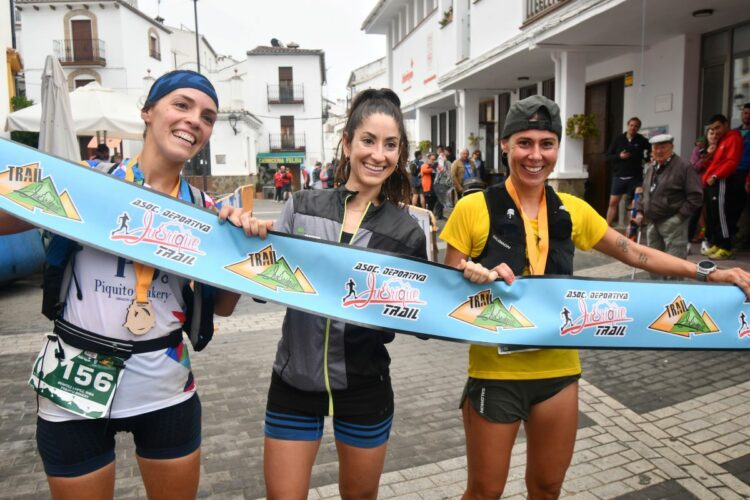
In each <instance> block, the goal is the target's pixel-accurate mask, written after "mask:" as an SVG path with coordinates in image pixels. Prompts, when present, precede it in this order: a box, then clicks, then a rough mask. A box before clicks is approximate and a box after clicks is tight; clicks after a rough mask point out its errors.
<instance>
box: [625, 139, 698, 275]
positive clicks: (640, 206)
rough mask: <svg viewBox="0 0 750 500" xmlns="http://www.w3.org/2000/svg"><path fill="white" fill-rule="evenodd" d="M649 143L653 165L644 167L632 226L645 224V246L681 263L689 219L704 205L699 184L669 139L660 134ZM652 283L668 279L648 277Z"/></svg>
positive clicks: (684, 254)
mask: <svg viewBox="0 0 750 500" xmlns="http://www.w3.org/2000/svg"><path fill="white" fill-rule="evenodd" d="M649 142H650V143H651V148H652V152H653V155H654V162H653V163H649V164H648V166H647V167H646V173H645V175H644V178H643V199H642V200H640V201H639V202H638V203H637V204H636V210H637V215H636V217H635V223H636V224H637V225H638V226H640V225H642V224H643V223H644V222H645V223H647V226H646V245H647V246H649V247H651V248H655V249H657V250H661V251H662V252H666V253H668V254H669V255H674V256H675V257H679V258H680V259H684V258H686V257H687V245H688V224H689V222H690V218H691V217H692V215H693V214H694V213H695V212H697V211H698V209H700V207H701V204H702V203H703V188H702V187H701V181H700V178H699V177H698V174H697V173H696V172H695V169H694V168H693V166H692V165H691V164H690V163H688V162H686V161H685V160H683V159H682V158H680V157H679V156H678V155H676V154H675V153H674V138H673V137H672V136H671V135H669V134H660V135H657V136H655V137H653V138H652V139H651V141H649ZM651 279H669V277H667V276H664V277H662V275H659V274H655V273H651Z"/></svg>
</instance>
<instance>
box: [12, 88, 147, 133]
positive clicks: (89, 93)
mask: <svg viewBox="0 0 750 500" xmlns="http://www.w3.org/2000/svg"><path fill="white" fill-rule="evenodd" d="M139 101H140V99H139V98H138V97H133V96H130V95H128V94H123V93H121V92H117V91H115V90H112V89H108V88H104V87H102V86H100V85H99V84H98V83H96V82H91V83H89V84H88V85H86V86H84V87H79V88H77V89H76V90H74V91H73V92H71V93H70V111H71V113H72V115H73V125H74V127H75V131H76V134H78V135H96V133H97V132H107V136H108V137H118V138H120V139H136V140H139V139H143V128H144V126H143V120H141V111H140V108H141V106H140V105H139ZM40 120H41V106H39V105H37V104H35V105H33V106H29V107H28V108H24V109H22V110H20V111H16V112H14V113H11V114H9V115H8V119H7V121H6V123H5V130H7V131H13V130H19V131H26V132H37V131H38V130H39V123H40Z"/></svg>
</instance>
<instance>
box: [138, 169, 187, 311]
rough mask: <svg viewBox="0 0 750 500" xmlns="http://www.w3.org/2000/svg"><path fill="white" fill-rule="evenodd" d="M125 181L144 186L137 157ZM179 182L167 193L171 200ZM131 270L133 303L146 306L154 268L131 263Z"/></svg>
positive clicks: (177, 191) (178, 188)
mask: <svg viewBox="0 0 750 500" xmlns="http://www.w3.org/2000/svg"><path fill="white" fill-rule="evenodd" d="M125 180H126V181H128V182H131V183H133V184H137V185H139V186H142V185H143V184H144V181H145V179H144V177H143V173H142V172H141V170H140V169H139V168H138V156H136V157H135V158H133V159H132V160H130V161H129V162H128V164H127V166H126V167H125ZM180 180H181V177H178V178H177V183H176V184H175V185H174V188H172V191H171V192H170V193H169V195H170V196H171V197H172V198H176V197H177V194H178V193H179V191H180ZM133 269H135V301H136V303H138V304H148V302H149V300H148V289H149V288H150V287H151V282H152V281H153V279H154V268H153V267H150V266H146V265H144V264H140V263H138V262H133Z"/></svg>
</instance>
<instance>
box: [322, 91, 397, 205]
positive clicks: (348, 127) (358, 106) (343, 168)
mask: <svg viewBox="0 0 750 500" xmlns="http://www.w3.org/2000/svg"><path fill="white" fill-rule="evenodd" d="M375 113H382V114H384V115H387V116H390V117H391V118H393V119H394V120H395V121H396V124H397V125H398V130H399V135H400V137H399V146H398V150H399V152H398V163H397V164H396V169H395V170H394V171H393V173H392V174H391V175H390V176H388V178H387V179H386V180H385V182H384V183H383V186H382V187H381V188H380V193H381V195H383V196H384V197H385V199H387V200H390V201H392V202H393V203H396V204H398V203H399V202H401V203H405V204H408V203H409V198H410V195H411V187H410V185H409V174H408V173H407V172H406V164H407V162H408V161H409V141H408V139H407V137H406V128H405V127H404V116H403V114H402V113H401V100H400V99H399V98H398V96H397V95H396V93H395V92H394V91H392V90H391V89H386V88H383V89H377V90H376V89H367V90H363V91H362V92H360V93H359V94H357V95H356V96H355V97H354V100H353V101H352V105H351V107H350V108H349V112H348V113H347V116H346V124H345V125H344V132H343V134H342V137H341V140H339V145H338V148H337V149H339V150H340V154H339V160H338V163H337V165H336V171H335V173H334V179H335V183H336V185H337V186H340V185H344V184H346V181H347V180H349V173H350V171H351V168H350V165H349V158H347V156H346V155H345V154H344V148H343V147H342V144H343V140H344V138H347V139H348V140H351V139H352V138H353V137H354V132H355V131H356V130H357V128H359V126H360V125H361V124H362V122H363V121H364V119H365V118H367V117H368V116H370V115H372V114H375Z"/></svg>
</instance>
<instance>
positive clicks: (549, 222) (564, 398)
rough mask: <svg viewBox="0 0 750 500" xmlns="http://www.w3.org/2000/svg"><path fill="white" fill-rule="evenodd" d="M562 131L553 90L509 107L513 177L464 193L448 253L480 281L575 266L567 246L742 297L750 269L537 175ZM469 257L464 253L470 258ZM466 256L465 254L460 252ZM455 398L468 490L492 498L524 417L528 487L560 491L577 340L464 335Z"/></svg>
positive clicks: (540, 494) (549, 164)
mask: <svg viewBox="0 0 750 500" xmlns="http://www.w3.org/2000/svg"><path fill="white" fill-rule="evenodd" d="M561 134H562V123H561V120H560V111H559V108H558V106H557V104H555V103H554V102H553V101H551V100H549V99H547V98H545V97H542V96H532V97H529V98H527V99H524V100H522V101H519V102H517V103H515V104H513V106H511V109H510V110H509V112H508V116H507V118H506V122H505V128H504V129H503V135H502V149H503V153H505V154H507V155H508V162H509V165H510V176H509V178H508V180H507V181H506V182H505V184H503V185H499V186H493V187H491V188H489V189H488V190H486V191H485V192H481V193H474V194H472V195H469V196H466V197H464V198H462V199H461V200H460V201H459V203H458V204H457V205H456V208H455V210H454V211H453V213H452V214H451V216H450V218H449V220H448V222H447V223H446V226H445V229H444V230H443V232H442V233H441V235H440V237H441V238H442V239H443V240H445V241H446V242H447V243H448V248H447V252H446V257H445V263H446V264H447V265H450V266H454V267H457V268H458V269H462V270H464V274H465V276H466V277H467V278H469V279H471V280H472V281H474V282H478V283H483V282H488V281H494V280H495V279H497V278H501V279H503V280H504V281H505V282H507V283H508V284H512V282H513V280H514V279H515V276H516V275H521V274H532V275H543V274H557V275H560V274H563V275H565V274H568V275H570V274H572V273H573V253H574V247H577V248H579V249H581V250H589V249H591V248H595V249H597V250H599V251H601V252H603V253H605V254H607V255H610V256H612V257H615V258H617V259H619V260H621V261H622V262H624V263H626V264H628V265H631V266H635V267H639V268H641V269H644V270H647V271H650V272H657V273H660V274H664V275H669V276H679V277H686V278H695V279H702V280H703V281H712V282H727V283H735V284H737V285H738V286H740V287H741V288H742V289H743V291H744V293H745V294H746V295H748V297H750V274H748V273H747V272H745V271H742V270H740V269H739V268H734V269H729V270H720V269H716V267H715V266H713V264H712V263H710V262H704V263H701V264H700V265H698V266H696V264H693V263H690V262H688V261H685V260H681V259H678V258H675V257H672V256H670V255H667V254H664V253H662V252H659V251H657V250H654V249H651V248H648V247H644V246H641V245H638V244H635V243H632V242H631V241H630V240H628V239H627V238H626V237H624V236H623V235H622V234H620V233H618V232H616V231H615V230H613V229H612V228H610V227H608V225H607V222H606V220H605V219H604V218H602V217H601V216H600V215H599V214H598V213H597V212H596V211H595V210H594V209H593V208H592V207H591V206H590V205H588V204H587V203H586V202H585V201H583V200H581V199H579V198H576V197H575V196H571V195H567V194H563V193H559V194H558V193H556V192H555V191H554V190H553V189H552V188H551V187H549V186H546V180H547V178H548V177H549V175H550V174H551V173H552V171H553V170H554V168H555V164H556V162H557V154H558V150H559V146H560V138H561ZM469 259H471V261H469ZM467 261H469V262H467ZM468 374H469V378H468V381H467V384H466V388H465V390H464V395H463V397H462V404H461V407H462V411H463V420H464V429H465V432H466V452H467V459H468V469H469V477H468V484H467V489H466V492H465V494H464V498H465V499H469V498H499V497H500V495H502V492H503V489H504V487H505V482H506V480H507V476H508V468H509V464H510V457H511V450H512V448H513V443H514V441H515V439H516V435H517V433H518V429H519V426H520V423H521V420H523V421H524V429H525V431H526V436H527V442H526V448H527V451H526V453H527V460H526V486H527V489H528V497H529V498H532V499H534V498H557V497H558V496H559V494H560V489H561V488H562V484H563V480H564V478H565V472H566V471H567V469H568V466H569V465H570V461H571V459H572V456H573V447H574V444H575V439H576V428H577V417H578V379H579V378H580V376H581V365H580V361H579V359H578V352H577V351H576V350H574V349H539V350H523V351H516V352H510V353H501V352H500V351H499V350H498V348H495V347H488V346H478V345H472V346H471V348H470V351H469V370H468Z"/></svg>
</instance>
